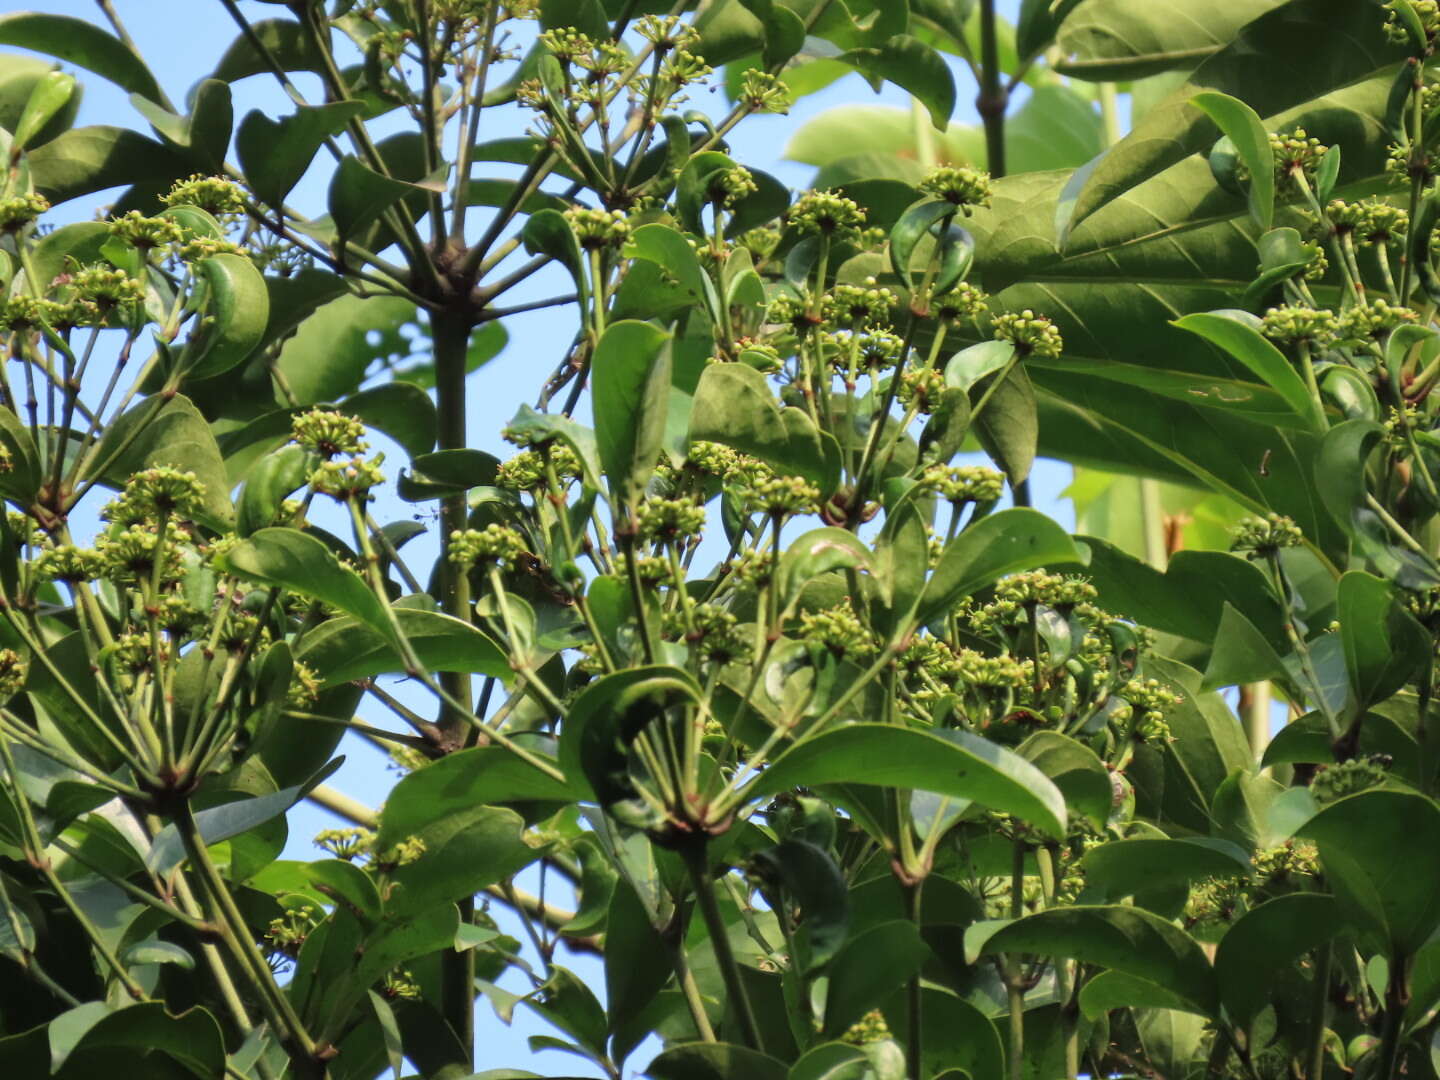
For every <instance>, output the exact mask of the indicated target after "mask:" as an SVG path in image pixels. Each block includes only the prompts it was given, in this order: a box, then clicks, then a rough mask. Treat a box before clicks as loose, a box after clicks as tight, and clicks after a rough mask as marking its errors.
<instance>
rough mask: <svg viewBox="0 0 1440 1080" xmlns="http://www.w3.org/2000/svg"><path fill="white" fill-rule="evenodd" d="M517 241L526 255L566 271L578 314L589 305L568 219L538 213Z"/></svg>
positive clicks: (581, 260)
mask: <svg viewBox="0 0 1440 1080" xmlns="http://www.w3.org/2000/svg"><path fill="white" fill-rule="evenodd" d="M536 152H537V153H538V151H536ZM532 156H533V155H532ZM520 238H521V239H522V240H524V241H525V250H526V251H527V252H528V253H529V254H531V255H535V254H544V255H548V256H550V258H552V259H554V260H555V261H556V262H558V263H559V264H560V265H561V266H563V267H565V269H567V270H569V271H570V278H571V280H573V281H574V282H575V292H576V295H577V297H578V300H579V304H580V310H581V311H584V310H585V309H586V307H587V306H588V305H589V303H590V286H589V284H588V282H589V276H588V275H587V273H586V271H585V257H584V255H582V254H581V252H580V241H579V240H577V239H576V238H575V230H574V229H572V228H571V227H570V221H569V219H568V218H566V217H565V215H564V214H562V213H561V212H560V211H559V210H538V211H536V212H535V213H533V214H531V215H530V217H529V219H528V220H527V221H526V222H525V226H524V228H522V229H521V230H520Z"/></svg>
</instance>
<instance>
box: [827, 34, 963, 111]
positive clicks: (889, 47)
mask: <svg viewBox="0 0 1440 1080" xmlns="http://www.w3.org/2000/svg"><path fill="white" fill-rule="evenodd" d="M840 59H842V60H844V61H845V62H846V63H849V64H851V65H853V66H854V68H855V69H856V70H857V71H859V72H860V73H861V74H863V75H864V76H865V77H866V78H868V79H870V80H872V81H874V82H879V81H880V80H882V79H883V80H885V81H887V82H892V83H894V84H895V85H896V86H899V87H901V88H902V89H904V90H908V91H910V93H911V95H913V96H914V97H915V99H916V100H917V101H919V102H920V104H922V105H924V106H925V108H926V109H927V110H929V113H930V120H931V122H933V123H934V125H935V126H936V127H937V128H939V129H940V130H941V131H944V130H945V128H946V126H947V125H948V124H949V123H950V117H951V116H952V115H953V114H954V112H955V78H954V76H953V75H951V74H950V68H949V67H948V66H947V65H946V63H945V61H944V60H943V59H942V58H941V56H940V54H939V53H938V52H936V51H935V50H934V49H932V48H931V47H930V46H929V45H926V44H925V43H924V42H923V41H920V40H919V39H918V38H913V37H911V36H909V35H908V34H896V35H895V36H894V37H891V38H889V39H888V40H887V41H886V42H885V43H884V44H883V45H881V46H880V47H879V48H863V49H851V50H850V51H849V52H846V53H844V54H842V56H841V57H840Z"/></svg>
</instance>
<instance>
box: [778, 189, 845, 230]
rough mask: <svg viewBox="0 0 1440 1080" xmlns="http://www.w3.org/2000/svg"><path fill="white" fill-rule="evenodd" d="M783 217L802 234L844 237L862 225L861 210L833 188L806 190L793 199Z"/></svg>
mask: <svg viewBox="0 0 1440 1080" xmlns="http://www.w3.org/2000/svg"><path fill="white" fill-rule="evenodd" d="M785 219H786V221H788V222H789V223H790V224H791V225H793V226H794V227H795V228H796V229H798V230H799V231H800V232H802V233H807V234H814V235H819V236H829V237H833V238H835V239H837V240H844V239H849V238H850V237H852V236H853V235H855V234H856V233H858V232H859V230H860V229H861V228H863V227H864V225H865V211H864V210H862V209H860V204H859V203H857V202H855V200H853V199H847V198H845V197H844V196H843V195H837V194H836V193H835V192H833V191H810V192H806V193H805V194H804V195H802V196H800V198H798V199H796V200H795V202H794V203H793V204H792V205H791V207H790V209H789V210H788V211H786V215H785Z"/></svg>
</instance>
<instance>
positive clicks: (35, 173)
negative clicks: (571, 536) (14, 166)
mask: <svg viewBox="0 0 1440 1080" xmlns="http://www.w3.org/2000/svg"><path fill="white" fill-rule="evenodd" d="M26 157H27V160H28V161H29V163H30V177H31V180H32V181H33V182H34V184H35V190H37V191H39V192H40V193H41V194H42V195H44V196H45V197H46V198H48V199H49V200H50V201H51V202H52V203H62V202H67V201H68V200H70V199H74V198H78V197H79V196H81V195H91V194H94V193H95V192H97V191H104V190H105V189H106V188H111V187H119V186H121V185H126V184H142V185H145V186H148V187H156V188H168V187H169V186H170V185H171V184H172V183H174V182H175V181H176V180H180V179H183V178H184V177H186V176H188V175H189V174H190V172H191V171H192V170H193V166H192V165H191V163H190V161H189V160H188V159H187V158H186V157H185V156H184V155H183V154H181V153H180V152H179V151H177V150H173V149H171V148H170V147H168V146H165V145H164V144H163V143H158V142H156V141H155V140H154V139H147V138H146V137H145V136H144V135H141V134H139V133H138V132H134V131H130V130H129V129H127V128H119V127H108V126H105V125H96V126H93V127H79V128H71V129H70V130H69V131H67V132H65V133H63V134H61V135H58V136H56V137H55V138H53V139H51V140H50V141H49V142H47V143H45V144H44V145H43V146H37V147H36V148H35V149H34V150H32V151H30V153H29V154H28V155H26Z"/></svg>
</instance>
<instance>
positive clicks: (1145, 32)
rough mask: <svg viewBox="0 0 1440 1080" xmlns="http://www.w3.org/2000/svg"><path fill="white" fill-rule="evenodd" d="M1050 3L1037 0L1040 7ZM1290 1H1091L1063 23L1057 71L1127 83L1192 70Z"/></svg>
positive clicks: (1079, 77) (1082, 5)
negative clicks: (1248, 26)
mask: <svg viewBox="0 0 1440 1080" xmlns="http://www.w3.org/2000/svg"><path fill="white" fill-rule="evenodd" d="M1047 2H1048V0H1037V4H1036V6H1038V7H1041V8H1043V7H1045V6H1046V4H1047ZM1285 2H1286V0H1172V2H1171V3H1169V4H1167V5H1165V6H1164V7H1159V6H1157V5H1154V4H1136V3H1134V2H1133V0H1086V2H1085V3H1084V4H1081V5H1079V10H1078V11H1075V12H1074V13H1073V14H1071V15H1069V16H1068V17H1067V18H1066V19H1065V22H1064V24H1063V25H1062V26H1061V29H1060V36H1059V39H1058V43H1059V45H1060V49H1061V51H1062V53H1063V54H1064V56H1063V58H1062V59H1061V60H1060V62H1059V64H1058V65H1057V70H1059V71H1061V72H1063V73H1064V74H1066V75H1070V76H1073V77H1075V78H1077V79H1089V80H1093V81H1096V82H1124V81H1128V80H1130V79H1140V78H1144V77H1145V76H1147V75H1154V74H1155V73H1157V72H1161V71H1170V70H1173V69H1176V68H1191V67H1194V66H1195V65H1196V64H1197V63H1198V62H1200V61H1202V60H1204V59H1206V58H1208V57H1210V56H1212V55H1214V54H1215V53H1216V52H1218V51H1219V50H1220V49H1221V48H1223V47H1224V46H1225V45H1226V44H1227V43H1228V42H1229V41H1230V40H1231V39H1232V38H1233V37H1234V36H1235V34H1236V33H1237V32H1238V31H1239V30H1240V29H1241V27H1243V26H1244V25H1245V24H1246V23H1248V22H1250V21H1251V20H1252V19H1254V18H1255V17H1256V16H1259V15H1263V14H1264V13H1265V12H1266V11H1267V10H1269V9H1271V8H1275V7H1278V6H1280V5H1281V4H1283V3H1285ZM1071 6H1074V5H1073V4H1072V5H1071ZM1021 26H1022V27H1023V26H1024V16H1023V15H1022V17H1021Z"/></svg>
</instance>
